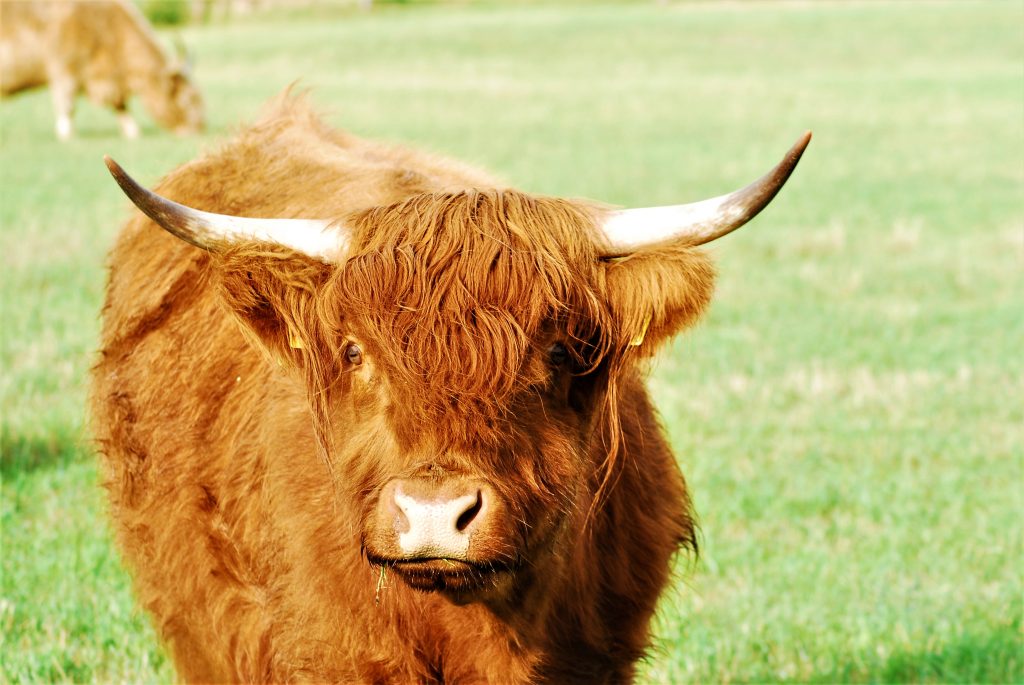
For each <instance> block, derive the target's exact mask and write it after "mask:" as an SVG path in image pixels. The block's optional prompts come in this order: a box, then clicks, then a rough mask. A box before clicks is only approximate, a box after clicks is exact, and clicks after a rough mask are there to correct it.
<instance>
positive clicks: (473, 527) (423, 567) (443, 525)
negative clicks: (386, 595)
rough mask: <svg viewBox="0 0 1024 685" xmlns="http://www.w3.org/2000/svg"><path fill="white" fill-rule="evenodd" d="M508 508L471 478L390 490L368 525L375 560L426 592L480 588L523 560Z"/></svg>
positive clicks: (412, 482)
mask: <svg viewBox="0 0 1024 685" xmlns="http://www.w3.org/2000/svg"><path fill="white" fill-rule="evenodd" d="M516 538H517V536H516V532H515V530H514V528H513V527H512V520H511V517H510V516H509V514H508V507H507V506H506V505H505V503H504V502H503V500H502V498H501V497H500V496H499V495H498V493H497V492H496V491H495V490H494V488H492V487H491V486H490V485H489V484H487V483H486V482H484V481H481V480H477V479H471V478H445V479H433V478H403V479H395V480H392V481H390V482H389V483H387V484H386V485H385V486H384V488H383V489H382V490H381V492H380V496H379V498H378V500H377V504H376V506H375V508H374V511H373V512H372V514H371V516H370V520H369V521H368V526H367V531H366V535H365V538H364V546H365V548H366V553H367V558H368V559H369V560H370V561H371V562H373V563H375V564H380V565H384V566H388V567H391V568H393V569H394V570H395V571H396V572H397V573H398V575H399V576H400V577H401V578H402V579H403V580H405V582H406V583H407V584H409V585H410V586H412V587H414V588H416V589H419V590H459V589H467V588H470V587H473V586H478V585H480V584H482V583H483V582H486V581H487V579H489V578H492V577H493V575H494V574H495V573H499V572H505V571H509V570H512V569H513V568H514V567H515V565H516V562H515V560H516V559H517V558H518V549H517V545H516V544H515V540H516Z"/></svg>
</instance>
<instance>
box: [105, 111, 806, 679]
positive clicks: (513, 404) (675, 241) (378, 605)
mask: <svg viewBox="0 0 1024 685" xmlns="http://www.w3.org/2000/svg"><path fill="white" fill-rule="evenodd" d="M808 140H809V134H805V135H804V136H803V137H802V138H801V139H800V141H798V143H797V144H796V145H795V146H794V147H793V149H792V150H790V152H789V153H788V154H787V155H786V157H785V159H784V160H783V161H782V162H781V163H780V164H779V166H778V167H776V168H775V169H774V170H773V171H772V172H770V173H769V174H768V175H766V176H765V177H763V178H762V179H761V180H759V181H757V182H755V183H754V184H752V185H750V186H748V187H747V188H745V189H743V190H740V191H737V192H735V193H731V194H729V195H724V196H721V197H718V198H714V199H712V200H706V201H703V202H699V203H694V204H691V205H677V206H670V207H658V208H645V209H635V210H618V211H614V210H611V209H609V208H607V207H605V206H602V205H600V204H596V203H592V202H586V201H578V200H565V199H557V198H551V197H542V196H538V195H532V194H528V193H524V192H520V191H517V190H514V189H512V188H509V187H505V186H504V185H502V184H499V183H498V182H496V181H495V180H494V179H492V178H491V177H489V176H488V175H486V174H484V173H482V172H479V171H476V170H474V169H472V168H469V167H466V166H463V165H461V164H458V163H454V162H451V161H448V160H444V159H440V158H436V157H432V156H428V155H426V154H422V153H419V152H415V151H411V150H408V149H405V148H402V147H391V146H386V145H383V144H378V143H374V142H369V141H366V140H362V139H360V138H357V137H354V136H352V135H349V134H347V133H343V132H339V131H337V130H334V129H331V128H329V127H328V126H326V125H325V124H323V123H322V122H321V121H320V120H319V119H318V118H317V117H316V115H315V114H313V113H312V112H311V111H310V109H309V108H308V106H306V105H305V104H303V102H302V101H301V99H298V100H297V99H293V98H285V99H283V100H282V101H281V102H280V103H279V104H278V105H277V106H276V107H275V108H274V109H272V110H271V111H270V113H269V114H268V115H267V116H266V117H265V118H264V119H263V120H262V121H261V122H259V123H257V124H256V125H254V126H251V127H249V128H248V129H245V130H243V131H242V132H241V133H240V134H239V135H238V136H237V137H236V138H235V139H234V140H232V141H231V142H229V143H227V144H226V145H224V146H223V147H221V148H220V149H219V150H217V151H215V152H212V153H209V154H207V155H205V156H203V157H200V158H199V159H196V160H195V161H192V162H190V163H188V164H185V165H184V166H181V167H179V168H178V169H177V170H175V171H173V172H172V173H171V174H170V175H169V176H167V177H166V178H165V179H164V180H163V181H162V182H161V183H160V184H159V185H158V186H157V188H156V192H151V191H149V190H146V189H145V188H143V187H142V186H140V185H138V184H137V183H135V181H133V180H132V179H131V178H130V177H129V176H128V175H127V174H126V173H125V172H124V171H123V170H122V169H121V168H120V167H119V166H117V164H116V163H114V162H113V161H111V160H108V166H109V167H110V169H111V171H112V172H113V173H114V175H115V178H116V179H117V181H118V183H119V184H120V185H121V187H122V188H123V189H124V191H125V192H126V193H127V194H128V196H129V197H130V198H131V199H132V200H133V201H134V202H135V203H136V205H138V207H139V208H140V209H141V210H142V212H143V213H142V214H136V215H135V216H133V218H131V220H130V221H128V223H127V224H126V225H125V227H124V229H123V231H122V232H121V235H120V237H119V238H118V241H117V244H116V246H115V247H114V249H113V252H112V255H111V258H110V276H109V284H108V290H107V297H106V303H105V305H104V309H103V332H102V344H101V351H100V358H99V361H98V362H97V364H96V365H95V367H94V369H93V372H92V397H91V404H92V417H93V425H94V429H95V433H96V438H97V440H98V444H99V446H100V449H101V452H102V455H103V457H102V466H103V473H104V476H105V480H106V487H107V489H108V491H109V496H110V504H111V508H110V513H111V516H112V518H113V525H114V529H115V531H116V536H117V541H118V544H119V547H120V549H121V552H122V554H123V556H124V560H125V562H126V563H127V565H128V567H129V569H130V570H131V571H132V574H133V577H134V583H135V590H136V593H137V595H138V597H139V599H140V600H141V602H142V604H143V605H144V606H145V608H146V609H147V610H148V611H149V612H150V613H151V614H152V616H153V617H154V619H155V621H156V625H157V628H158V631H159V633H160V635H161V636H162V638H163V640H164V641H165V642H166V643H167V644H168V646H169V649H170V652H171V654H172V657H173V659H174V662H175V664H176V666H177V669H178V673H179V675H180V677H181V678H183V679H184V680H187V681H190V682H203V683H213V682H218V683H223V682H247V683H256V682H268V683H269V682H291V681H308V682H318V683H327V682H335V683H413V682H430V683H442V682H443V683H481V682H494V683H544V682H546V683H573V682H575V683H602V682H603V683H621V682H629V681H631V680H632V678H633V675H634V667H635V663H636V661H637V660H638V659H639V658H641V657H642V656H643V655H644V654H645V650H646V649H647V648H648V647H649V643H650V639H651V636H650V628H649V624H650V621H651V617H652V614H653V613H654V610H655V605H656V602H657V600H658V597H659V595H660V594H661V592H662V591H663V589H664V588H665V587H666V584H667V583H668V582H669V580H670V573H671V567H672V559H673V557H674V555H675V554H676V553H677V552H679V551H680V550H694V549H695V547H696V542H695V529H694V514H693V511H692V508H691V503H690V497H689V495H688V493H687V488H686V484H685V481H684V479H683V475H682V473H681V472H680V469H679V467H678V466H677V463H676V460H675V459H674V457H673V455H672V452H671V450H670V448H669V445H668V443H667V441H666V439H665V435H664V432H663V430H662V429H661V428H660V426H659V424H658V420H657V417H656V414H655V411H654V409H653V407H652V406H651V402H650V399H649V397H648V394H647V392H646V390H645V388H644V384H643V380H642V369H643V368H644V365H643V363H642V361H643V360H644V359H645V358H647V357H649V356H650V355H651V354H652V353H653V352H654V351H655V350H657V349H658V348H659V347H660V346H662V345H663V344H664V343H665V342H666V341H667V340H669V339H670V338H671V337H672V336H673V335H675V334H676V333H678V332H679V331H680V330H682V329H684V328H685V327H687V326H688V325H690V324H692V323H693V322H694V321H696V320H697V318H698V317H699V316H700V314H701V312H702V311H704V309H705V307H706V305H707V303H708V300H709V298H710V297H711V292H712V282H713V271H712V267H711V264H710V262H709V260H708V258H707V256H706V255H704V254H703V253H702V252H701V250H699V249H698V248H697V246H698V245H699V244H701V243H704V242H707V241H709V240H713V239H715V238H717V237H719V236H721V235H724V234H725V233H727V232H729V231H731V230H732V229H734V228H736V227H738V226H739V225H741V224H742V223H744V222H745V221H747V220H748V219H749V218H751V217H752V216H753V215H754V214H756V213H757V212H758V211H759V210H760V209H761V208H762V207H764V206H765V205H766V204H767V203H768V202H769V201H770V200H771V199H772V197H773V196H774V195H775V193H776V192H777V191H778V190H779V188H781V186H782V184H783V183H784V182H785V180H786V178H787V177H788V175H789V174H790V172H791V171H792V170H793V168H794V166H795V165H796V163H797V160H798V159H799V157H800V155H801V153H802V152H803V149H804V147H805V146H806V144H807V142H808ZM157 193H159V194H157ZM260 217H267V218H260ZM160 227H162V228H163V229H166V230H160Z"/></svg>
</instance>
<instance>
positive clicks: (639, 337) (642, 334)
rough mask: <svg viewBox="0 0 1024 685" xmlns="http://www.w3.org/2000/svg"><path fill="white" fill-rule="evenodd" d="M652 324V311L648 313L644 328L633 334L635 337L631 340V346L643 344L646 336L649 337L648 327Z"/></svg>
mask: <svg viewBox="0 0 1024 685" xmlns="http://www.w3.org/2000/svg"><path fill="white" fill-rule="evenodd" d="M650 325H651V313H650V312H648V313H647V318H646V319H644V325H643V328H641V329H640V332H639V333H637V334H636V335H634V336H633V339H632V340H630V341H629V345H630V347H638V346H640V345H642V344H643V342H644V338H646V337H647V328H648V327H649V326H650Z"/></svg>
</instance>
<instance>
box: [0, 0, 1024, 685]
mask: <svg viewBox="0 0 1024 685" xmlns="http://www.w3.org/2000/svg"><path fill="white" fill-rule="evenodd" d="M1022 25H1024V6H1021V5H1020V4H1019V3H1009V2H1008V3H963V4H954V3H932V2H921V3H903V4H899V3H881V2H865V3H856V2H851V3H780V4H770V3H726V4H717V3H698V4H692V5H691V4H669V5H666V6H657V5H655V4H630V5H623V6H600V5H599V6H592V5H589V4H573V5H569V6H565V7H550V6H536V5H529V6H519V7H516V6H508V7H452V8H437V7H411V8H408V7H407V8H383V9H378V10H375V11H373V12H371V13H358V12H354V11H353V12H344V11H326V10H316V11H315V12H314V14H313V15H311V16H310V15H306V16H301V15H300V16H296V17H292V18H290V19H288V20H287V21H285V20H282V19H274V18H260V17H256V18H248V19H245V20H241V21H237V22H235V23H231V24H226V25H212V26H207V27H191V28H187V29H185V30H184V32H183V33H184V37H185V40H186V41H187V42H188V43H189V46H190V48H191V49H192V51H193V52H194V53H195V54H196V57H197V72H196V73H197V75H198V78H199V81H200V83H201V85H202V86H203V88H204V91H205V93H206V99H207V102H208V108H209V120H210V123H211V131H210V132H209V133H208V134H207V135H206V136H205V137H203V138H199V139H195V138H193V139H177V138H174V137H172V136H169V135H167V134H165V133H162V132H159V131H157V130H156V129H155V128H154V127H153V126H152V125H151V124H145V125H144V128H145V137H144V138H143V139H142V140H141V141H135V142H129V141H123V140H121V139H120V138H118V137H116V132H117V126H116V123H115V121H114V119H113V117H112V116H111V115H109V114H108V113H107V112H104V111H101V110H99V109H97V108H94V107H92V106H89V105H87V104H83V105H81V106H80V111H79V116H78V117H77V120H76V121H77V123H78V126H79V132H80V135H79V137H78V138H77V139H75V140H74V141H72V142H70V143H68V144H65V145H61V144H58V143H57V142H56V141H55V140H53V135H52V115H51V112H50V106H49V99H48V96H47V94H46V93H45V92H39V93H34V94H30V95H27V96H23V97H19V98H15V99H11V100H5V101H4V102H3V103H2V104H0V141H2V142H0V227H2V231H0V254H2V255H3V265H4V268H3V272H2V274H0V279H2V288H3V310H2V325H0V330H2V342H3V349H2V357H0V359H2V364H3V373H2V376H0V403H2V404H0V409H2V420H3V424H2V431H0V447H2V450H3V455H2V461H0V467H2V468H0V475H2V478H3V503H2V510H0V512H2V526H3V529H2V532H3V537H2V541H0V542H2V550H0V552H2V554H0V556H2V569H3V577H2V581H0V631H2V632H0V660H2V666H0V682H3V681H11V682H40V681H60V680H71V681H98V682H132V683H135V682H153V681H160V682H169V681H172V680H173V679H174V675H173V671H172V669H171V667H170V665H169V664H168V663H167V662H166V660H165V657H164V656H163V653H162V652H161V650H160V649H159V647H158V646H157V644H156V641H155V637H154V634H153V631H152V629H151V628H150V627H149V625H148V622H147V620H146V619H145V617H144V616H143V615H141V614H139V613H138V611H137V610H136V609H135V608H134V604H133V602H132V599H131V593H130V589H129V586H128V579H127V577H126V575H125V574H124V573H123V571H121V569H120V567H119V565H118V563H117V559H116V555H115V553H114V551H113V547H112V545H111V540H110V535H109V533H108V532H107V530H106V528H105V525H104V523H103V521H104V518H103V508H102V501H103V497H102V493H101V492H100V491H99V489H98V487H97V485H96V475H95V469H94V466H93V463H92V457H91V448H90V446H89V442H88V430H87V426H86V425H85V419H84V411H83V404H84V396H85V389H84V379H85V376H86V372H87V369H88V367H89V364H90V363H91V354H92V350H93V349H94V348H95V344H96V336H97V331H98V311H99V303H100V300H101V296H102V288H103V278H104V273H103V260H104V254H105V252H106V250H107V248H108V247H109V245H110V243H111V241H112V239H113V236H114V234H115V232H116V230H117V226H118V224H119V223H120V222H121V220H122V219H123V217H124V216H126V214H127V202H126V201H125V200H124V199H123V197H122V196H121V195H120V194H119V192H118V191H117V189H116V188H115V186H114V185H113V184H112V183H111V181H110V179H109V177H108V176H107V174H106V171H105V169H104V167H103V165H102V161H101V159H102V155H103V154H111V155H112V156H114V157H115V158H116V159H118V160H119V161H120V162H121V163H122V164H124V165H125V166H126V168H128V169H130V170H131V172H132V173H133V174H135V175H137V177H139V178H140V179H141V180H143V181H145V182H147V183H148V182H152V181H154V180H155V179H156V178H158V177H159V175H161V174H163V173H166V172H167V171H168V170H169V169H171V168H173V166H175V165H176V164H178V163H180V162H182V161H184V160H187V159H190V158H191V157H193V156H194V155H195V154H196V153H197V152H198V151H200V150H201V149H204V148H207V147H209V146H212V145H216V143H217V141H219V140H222V139H223V138H224V137H225V136H226V135H228V134H229V132H230V130H231V128H232V127H234V126H236V125H237V124H238V123H239V122H241V121H244V120H250V119H252V118H253V117H254V116H255V115H256V112H257V111H258V109H259V107H260V105H261V104H262V103H263V102H265V101H266V100H267V99H268V98H270V97H272V96H273V95H275V94H276V93H278V92H280V91H281V90H282V89H283V88H285V87H287V86H288V85H289V84H290V83H292V82H294V81H295V80H296V79H301V81H300V83H299V87H300V88H303V87H309V88H312V89H313V99H314V101H315V102H317V103H318V104H320V105H322V107H323V109H324V110H325V111H327V112H328V118H329V119H330V120H331V121H332V122H335V123H337V124H338V125H341V126H344V127H346V128H349V129H351V130H353V131H355V132H357V133H361V134H363V135H367V136H373V137H379V138H385V139H388V140H395V141H406V142H411V143H414V144H417V145H420V146H422V147H426V148H428V149H433V150H437V151H441V152H445V153H447V154H450V155H453V156H456V157H459V158H462V159H465V160H468V161H471V162H476V163H479V164H481V165H484V166H486V167H488V168H489V169H491V170H493V171H495V172H496V173H498V174H499V175H500V176H502V177H504V178H505V179H507V180H508V181H510V182H512V183H514V184H516V185H517V186H519V187H522V188H525V189H528V190H532V191H536V192H543V193H549V194H558V195H569V196H586V197H593V198H599V199H602V200H605V201H608V202H612V203H618V204H623V205H648V204H657V203H667V202H680V201H686V200H690V199H696V198H699V197H704V196H708V195H714V194H719V193H721V192H724V191H727V190H730V189H732V188H734V187H736V186H738V185H740V184H742V183H745V182H747V181H749V180H751V179H752V178H754V177H756V176H757V175H758V174H760V173H761V172H762V171H763V170H764V169H765V168H767V166H769V165H770V164H772V163H774V161H776V159H777V158H778V157H779V156H780V155H781V153H782V152H783V151H784V150H785V149H786V148H787V147H788V145H789V144H790V143H792V141H793V140H794V139H795V138H796V136H797V135H798V134H799V133H800V132H802V131H803V130H804V129H806V128H811V129H813V130H814V134H815V139H814V141H813V142H812V144H811V147H810V149H809V151H808V153H807V155H806V156H805V159H804V160H803V162H802V163H801V166H800V168H799V169H798V171H797V173H796V175H795V176H794V178H793V181H792V182H791V186H790V187H787V189H786V190H785V191H784V192H783V193H782V195H780V197H779V198H778V199H777V201H776V202H775V203H774V205H773V206H772V208H770V209H769V210H768V211H767V212H766V214H765V215H764V216H763V217H761V218H759V219H758V220H757V222H756V223H755V224H754V225H752V226H751V227H750V228H748V229H745V230H744V231H742V232H741V233H740V234H737V235H736V236H733V237H730V238H727V239H725V240H723V241H722V243H721V244H720V245H717V246H716V247H714V248H713V252H714V254H715V256H716V258H717V262H718V266H719V270H720V273H721V276H720V281H719V288H718V293H717V297H716V300H715V304H714V307H713V309H712V312H711V314H710V315H709V317H708V318H707V319H706V320H705V321H704V322H703V323H702V324H701V325H699V326H698V327H697V328H696V329H695V330H694V331H692V332H690V333H688V334H687V335H685V336H683V337H682V338H681V339H680V340H679V341H677V342H676V343H675V344H674V345H673V346H672V348H671V349H670V350H669V351H668V352H667V353H666V354H664V355H662V356H661V358H660V359H659V360H658V362H657V363H656V364H655V366H654V375H653V378H652V383H651V385H652V389H653V391H654V394H655V397H656V399H657V402H658V405H659V406H660V408H661V411H662V414H663V418H664V422H665V425H666V427H667V428H668V430H669V433H670V435H671V437H672V440H673V443H674V444H675V446H676V448H677V451H678V454H679V458H680V460H681V462H682V463H683V465H684V467H685V470H686V472H687V474H688V478H689V480H690V483H691V486H692V488H693V491H694V494H695V498H696V503H697V507H698V510H699V512H700V516H701V524H702V542H703V545H702V549H703V551H702V557H701V560H700V562H699V563H698V564H697V565H696V566H695V567H691V566H689V565H687V564H686V563H685V561H684V560H681V563H680V576H679V578H680V579H679V582H678V583H677V584H676V587H675V588H674V590H673V591H672V592H671V593H670V595H669V596H667V597H666V599H665V601H664V602H663V604H662V607H661V611H660V613H659V617H658V621H657V649H656V650H655V652H654V653H653V654H652V655H651V658H650V659H649V661H648V662H647V663H646V664H645V665H644V667H643V670H642V672H641V676H640V679H641V681H642V682H694V683H706V682H761V681H775V680H790V681H805V682H836V681H857V682H867V681H871V682H879V681H882V682H893V681H913V682H1011V681H1012V682H1021V681H1022V680H1024V657H1022V649H1024V645H1022V625H1021V614H1022V611H1024V608H1022V603H1021V598H1022V593H1024V586H1022V581H1021V573H1020V570H1019V568H1020V566H1021V562H1022V559H1024V549H1022V535H1021V532H1022V527H1021V522H1022V520H1024V508H1022V507H1024V505H1022V497H1021V492H1022V490H1024V487H1022V486H1024V463H1022V460H1024V448H1022V444H1024V402H1022V399H1021V398H1024V355H1021V353H1020V350H1019V348H1020V346H1021V342H1020V341H1021V340H1024V193H1022V191H1024V97H1022V89H1024V73H1022V71H1021V65H1022V64H1024V43H1022V41H1021V35H1020V27H1021V26H1022Z"/></svg>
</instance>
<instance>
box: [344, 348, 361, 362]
mask: <svg viewBox="0 0 1024 685" xmlns="http://www.w3.org/2000/svg"><path fill="white" fill-rule="evenodd" d="M345 359H347V360H348V363H349V364H351V365H352V366H359V365H360V364H362V363H363V351H362V350H361V349H359V345H356V344H355V343H350V344H349V346H348V347H346V348H345Z"/></svg>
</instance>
